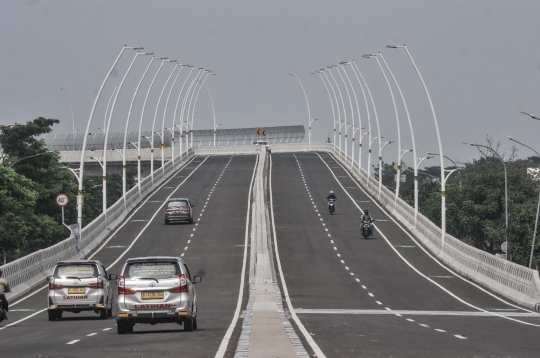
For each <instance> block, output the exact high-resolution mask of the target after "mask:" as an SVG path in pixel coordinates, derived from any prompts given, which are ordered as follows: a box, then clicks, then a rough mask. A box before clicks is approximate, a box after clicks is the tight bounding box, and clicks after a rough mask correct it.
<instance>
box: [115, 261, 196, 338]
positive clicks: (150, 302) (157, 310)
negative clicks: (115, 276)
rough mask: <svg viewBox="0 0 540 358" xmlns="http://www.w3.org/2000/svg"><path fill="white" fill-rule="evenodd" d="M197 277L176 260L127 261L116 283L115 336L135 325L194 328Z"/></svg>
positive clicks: (131, 330)
mask: <svg viewBox="0 0 540 358" xmlns="http://www.w3.org/2000/svg"><path fill="white" fill-rule="evenodd" d="M198 282H201V277H200V276H193V279H192V278H191V275H190V273H189V270H188V267H187V266H186V264H185V262H184V261H183V260H182V259H181V258H179V257H170V256H159V257H138V258H132V259H128V260H127V261H126V263H125V264H124V268H123V269H122V274H121V276H120V279H119V281H118V296H117V307H118V315H117V317H116V326H117V329H118V334H125V333H127V332H133V326H135V324H136V323H147V324H152V325H154V324H157V323H177V324H183V325H184V331H193V330H195V329H197V294H196V292H195V287H193V285H194V284H196V283H198Z"/></svg>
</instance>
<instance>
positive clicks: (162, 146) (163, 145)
mask: <svg viewBox="0 0 540 358" xmlns="http://www.w3.org/2000/svg"><path fill="white" fill-rule="evenodd" d="M158 147H159V148H160V149H163V148H167V144H165V143H159V145H158Z"/></svg>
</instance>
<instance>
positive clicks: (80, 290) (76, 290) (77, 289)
mask: <svg viewBox="0 0 540 358" xmlns="http://www.w3.org/2000/svg"><path fill="white" fill-rule="evenodd" d="M85 292H86V289H85V288H84V287H68V294H77V293H85Z"/></svg>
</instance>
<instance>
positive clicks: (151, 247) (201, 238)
mask: <svg viewBox="0 0 540 358" xmlns="http://www.w3.org/2000/svg"><path fill="white" fill-rule="evenodd" d="M181 159H182V161H181V164H178V166H177V167H176V168H172V163H171V162H169V163H167V164H166V166H167V167H166V168H164V174H163V177H162V178H155V181H156V182H155V183H153V184H151V185H149V184H147V182H148V180H147V181H146V183H141V185H146V186H147V187H146V189H145V192H144V193H145V194H144V195H136V193H137V191H136V190H135V191H134V193H133V194H130V195H131V197H132V198H133V199H132V201H130V204H129V205H128V206H127V207H126V206H125V205H124V204H123V203H122V202H120V203H119V205H118V208H117V209H115V210H116V211H117V212H116V214H115V215H114V217H112V218H111V217H110V218H109V219H111V220H109V224H108V225H106V226H105V227H108V228H109V229H110V230H111V232H110V234H109V232H108V231H109V230H107V229H106V228H105V229H104V227H103V224H102V226H101V227H99V228H95V229H94V231H96V232H97V233H96V234H93V235H91V234H88V235H86V238H87V240H92V242H94V243H95V245H94V246H95V247H93V248H90V246H88V249H87V251H86V254H88V255H91V257H92V258H95V259H99V260H101V261H102V262H103V263H104V264H105V266H106V267H107V270H108V271H109V272H110V273H117V272H118V271H119V270H120V267H121V264H122V263H123V262H124V260H125V259H126V258H128V257H133V256H140V255H158V254H162V253H164V252H166V253H171V254H175V255H180V256H182V257H184V258H185V260H186V262H187V263H188V265H189V266H190V269H191V271H192V272H194V273H195V274H200V275H201V276H203V282H202V283H201V284H200V285H198V286H197V293H198V296H199V300H200V303H199V304H200V318H199V326H200V330H198V331H195V332H192V333H183V332H179V331H180V330H179V329H178V328H180V327H175V326H166V325H160V326H146V325H141V326H136V327H135V331H134V333H133V334H128V335H126V336H122V337H121V338H119V336H117V335H116V332H115V327H114V320H99V319H97V316H96V317H94V315H88V314H85V313H81V314H79V315H74V314H71V315H66V316H65V319H63V320H62V321H57V322H49V321H48V320H47V319H46V314H44V313H43V311H44V308H45V307H46V289H45V286H44V283H43V282H44V281H43V278H44V277H43V276H40V275H42V273H41V272H38V273H37V274H35V275H34V276H33V277H37V278H38V280H37V281H36V282H35V284H33V285H32V286H30V285H29V286H28V288H29V289H30V291H29V292H24V293H21V295H20V298H17V299H16V300H15V301H14V303H12V312H11V314H10V321H6V322H4V324H3V325H2V327H0V336H1V337H2V353H5V354H10V355H15V356H36V355H43V356H72V355H77V356H88V357H91V356H92V357H93V356H96V355H98V354H99V355H105V356H110V355H115V356H124V355H125V356H127V355H130V356H132V355H134V354H136V355H141V356H149V355H152V356H153V355H157V354H159V355H165V356H168V355H172V354H182V353H184V354H186V355H189V356H195V357H208V356H227V357H229V356H239V357H242V356H250V357H263V356H280V357H291V356H300V357H303V356H314V355H316V356H318V357H324V356H326V357H358V356H410V357H419V356H435V355H436V356H444V357H455V356H460V357H461V356H464V357H468V356H470V357H473V356H474V357H476V356H519V357H536V356H537V355H538V344H537V342H536V337H537V336H538V332H539V331H538V330H539V329H540V314H538V313H536V312H535V311H534V308H535V303H538V302H539V301H540V299H539V294H538V287H539V286H538V282H539V279H538V273H537V272H534V271H533V270H528V269H526V268H523V267H521V266H519V267H518V265H514V264H512V263H509V262H505V261H504V260H501V259H498V258H494V257H493V258H489V257H484V256H482V253H481V252H476V251H474V250H475V249H474V248H470V249H469V248H466V247H461V246H460V244H459V243H457V242H454V241H453V240H452V238H451V237H450V236H449V235H448V236H447V245H446V246H445V247H442V246H441V245H440V242H438V241H437V240H440V236H438V235H439V232H437V230H436V229H437V228H436V227H435V225H433V224H431V225H430V223H429V222H426V221H425V220H427V219H425V218H423V217H422V216H420V218H419V221H418V224H417V225H416V226H412V224H411V214H410V213H411V210H410V209H409V208H407V207H406V204H405V203H402V202H400V201H398V202H397V203H395V202H394V200H393V197H392V195H391V193H390V192H387V191H385V188H382V191H381V192H379V191H378V188H377V185H376V182H375V181H372V178H369V177H366V173H365V172H363V171H358V169H356V168H355V167H354V162H353V161H351V159H350V157H347V156H346V155H344V153H342V152H340V151H339V150H338V149H337V148H334V147H333V146H332V145H328V144H322V143H317V144H311V145H310V146H308V145H307V144H281V145H279V144H276V145H273V146H272V154H271V155H267V154H266V153H265V151H264V149H263V148H261V147H258V146H223V147H217V148H216V147H204V146H201V147H198V148H194V149H193V152H189V153H184V157H183V158H181ZM179 162H180V161H179ZM351 167H352V169H351ZM366 181H367V183H368V185H366ZM132 190H133V189H132ZM329 190H334V192H335V193H336V195H337V197H338V202H337V211H336V213H335V215H329V214H328V213H327V210H326V201H325V198H324V197H325V195H326V193H327V192H328V191H329ZM178 194H181V195H186V196H189V197H190V198H191V199H192V200H193V201H194V202H195V204H196V205H197V207H196V210H197V214H196V215H197V216H198V220H197V221H196V223H195V224H194V225H168V226H165V225H163V223H162V217H161V215H162V212H161V211H162V203H163V202H164V200H165V199H166V198H167V197H169V196H171V195H178ZM117 204H118V203H117ZM115 205H116V204H115ZM364 208H369V209H370V213H371V214H372V215H373V216H374V217H375V218H376V219H377V221H378V222H377V228H376V233H375V235H374V237H373V238H370V239H368V240H365V239H361V238H360V235H359V231H358V217H359V216H360V214H361V211H362V209H364ZM110 209H114V208H110ZM111 214H112V213H111ZM111 216H112V215H111ZM98 219H99V220H101V221H103V220H104V218H103V217H102V218H98ZM89 226H90V225H89ZM89 229H92V228H89ZM103 232H105V233H106V235H104V234H102V233H103ZM84 238H85V236H84V235H83V240H84ZM454 240H455V239H454ZM71 246H72V245H70V247H71ZM477 251H478V250H477ZM70 254H74V253H73V252H71V253H70ZM19 264H21V263H20V262H19ZM8 265H9V264H8ZM32 265H33V266H35V265H36V261H34V262H33V263H32V264H31V265H29V266H32ZM472 268H474V270H473V269H472ZM19 271H21V270H20V268H19V269H18V271H17V270H15V271H13V272H14V274H15V272H19ZM29 275H30V274H29ZM30 280H31V278H30V277H28V276H26V277H25V278H24V282H29V281H30ZM24 282H22V281H21V284H23V283H24ZM21 292H23V291H21ZM28 342H32V344H31V345H29V344H28Z"/></svg>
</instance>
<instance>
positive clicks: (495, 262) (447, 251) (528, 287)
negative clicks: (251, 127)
mask: <svg viewBox="0 0 540 358" xmlns="http://www.w3.org/2000/svg"><path fill="white" fill-rule="evenodd" d="M307 150H310V151H323V152H328V153H331V154H332V155H333V156H334V157H335V158H336V159H337V160H338V161H339V162H340V163H341V164H342V165H344V166H345V167H346V168H347V169H349V170H350V172H351V173H352V174H353V176H354V177H355V178H356V179H357V180H358V181H359V182H360V183H361V184H362V185H363V188H364V189H365V190H366V191H367V192H369V194H370V195H371V196H372V197H373V198H376V199H377V200H378V201H379V202H380V203H381V204H382V206H383V207H384V208H385V209H386V210H387V211H388V212H389V213H390V214H392V216H393V217H394V218H395V219H397V221H398V222H399V223H400V224H402V225H403V226H404V227H405V228H406V229H408V230H409V231H410V232H411V233H412V235H413V236H414V237H415V238H416V239H418V240H419V241H420V242H421V243H422V244H423V245H424V246H425V247H427V248H428V249H429V250H430V251H431V252H432V253H433V254H435V255H436V256H437V257H438V258H439V259H440V260H441V261H443V262H444V263H446V264H447V265H448V266H450V267H451V268H453V269H454V270H456V271H457V272H459V273H460V274H462V275H463V276H465V277H469V278H471V279H472V280H474V281H476V282H478V283H480V284H481V285H483V286H486V287H488V288H489V289H491V290H493V291H495V292H497V293H499V294H501V295H503V296H505V297H507V298H509V299H511V300H513V301H515V302H517V303H519V304H521V305H523V306H525V307H529V308H531V309H538V307H539V303H540V276H539V274H538V271H536V270H532V269H529V268H527V267H525V266H521V265H518V264H516V263H513V262H510V261H507V260H504V259H502V258H499V257H496V256H494V255H491V254H489V253H487V252H485V251H482V250H479V249H477V248H475V247H473V246H470V245H467V244H466V243H464V242H463V241H461V240H459V239H457V238H455V237H453V236H452V235H449V234H446V235H445V245H444V248H443V250H442V251H441V248H442V240H441V238H442V231H441V229H440V228H439V227H438V226H437V225H435V224H434V223H433V222H431V221H430V220H429V219H428V218H426V217H425V216H424V215H422V214H421V213H418V217H417V223H416V226H415V224H414V208H413V207H411V206H410V205H409V204H408V203H406V202H405V201H403V200H402V199H401V198H398V199H397V200H396V199H395V194H394V193H393V192H392V191H390V190H389V189H388V188H386V187H385V186H382V188H381V191H380V195H379V182H378V180H377V179H376V178H374V177H372V176H371V177H369V178H368V177H367V172H366V170H364V169H363V168H362V169H358V163H357V162H356V161H354V160H352V159H351V157H350V156H345V154H344V152H343V151H340V150H339V149H338V148H334V146H333V145H332V144H326V143H314V144H311V146H309V149H308V145H307V144H287V145H275V146H273V147H272V152H273V153H276V152H291V151H307ZM366 183H368V184H367V185H366Z"/></svg>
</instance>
